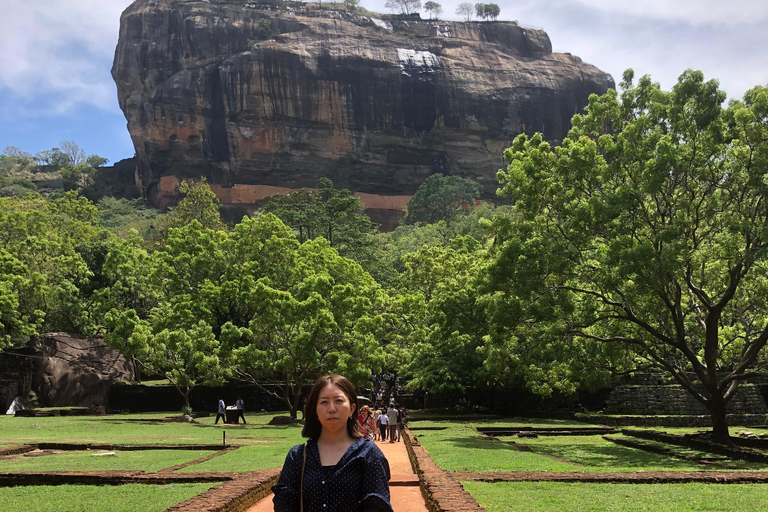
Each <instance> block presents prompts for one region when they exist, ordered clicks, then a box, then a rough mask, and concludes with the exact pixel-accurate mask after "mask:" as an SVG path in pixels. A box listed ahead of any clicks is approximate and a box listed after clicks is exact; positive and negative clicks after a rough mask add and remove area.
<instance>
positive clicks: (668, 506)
mask: <svg viewBox="0 0 768 512" xmlns="http://www.w3.org/2000/svg"><path fill="white" fill-rule="evenodd" d="M462 485H463V486H464V488H465V489H466V490H467V491H469V493H470V494H472V496H473V497H474V498H475V499H476V500H477V502H478V503H480V505H482V506H483V507H485V509H486V510H488V512H549V511H557V512H575V511H578V512H592V511H594V512H629V511H654V512H704V511H706V512H715V511H724V512H725V511H727V512H732V511H734V510H765V504H766V503H768V486H765V485H756V484H752V485H750V484H728V485H719V484H699V483H687V484H595V483H589V484H579V483H550V482H515V483H512V482H503V483H485V482H462Z"/></svg>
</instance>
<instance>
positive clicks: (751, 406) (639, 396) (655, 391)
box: [603, 384, 768, 416]
mask: <svg viewBox="0 0 768 512" xmlns="http://www.w3.org/2000/svg"><path fill="white" fill-rule="evenodd" d="M727 411H728V413H731V414H733V413H740V414H760V415H763V416H764V415H765V414H766V413H768V407H766V404H765V400H764V399H763V396H762V394H761V393H760V389H759V388H758V387H757V386H755V385H748V384H747V385H745V384H742V385H741V386H739V389H738V390H737V391H736V394H735V395H734V397H733V398H732V399H731V401H730V402H729V403H728V408H727ZM603 413H604V414H635V415H707V414H708V412H707V410H706V409H705V408H704V406H703V405H701V404H700V403H699V402H698V401H697V400H696V399H694V398H693V396H691V394H690V393H688V392H687V391H686V390H685V389H683V388H682V387H681V386H676V385H666V386H654V385H649V386H619V387H616V388H614V389H613V390H612V391H611V393H610V395H609V396H608V398H607V400H606V401H605V404H604V406H603Z"/></svg>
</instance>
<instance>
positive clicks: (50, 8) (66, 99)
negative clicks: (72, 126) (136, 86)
mask: <svg viewBox="0 0 768 512" xmlns="http://www.w3.org/2000/svg"><path fill="white" fill-rule="evenodd" d="M0 2H2V4H4V5H3V6H2V12H3V21H2V22H0V69H2V73H1V74H0V91H3V92H4V95H7V96H8V97H10V98H13V99H14V100H15V101H16V102H17V103H16V104H14V105H12V106H7V107H6V109H8V108H12V109H13V110H20V109H25V110H26V111H28V112H29V113H34V112H35V111H37V112H38V113H40V112H48V113H49V114H54V115H58V114H64V113H66V112H69V111H71V110H72V109H74V108H77V107H78V106H80V105H83V104H86V105H93V106H96V107H98V108H103V109H112V108H114V107H115V103H116V100H115V86H114V83H113V82H112V79H111V77H110V75H109V69H110V65H111V60H112V56H113V55H114V51H115V45H116V43H117V36H118V30H119V25H120V13H121V12H122V11H123V10H124V9H125V7H127V6H128V5H129V4H130V3H131V1H130V0H108V1H99V0H78V1H77V2H71V1H68V0H39V1H19V0H0ZM6 101H7V100H6ZM27 102H28V103H27ZM24 103H27V104H26V105H25V104H24Z"/></svg>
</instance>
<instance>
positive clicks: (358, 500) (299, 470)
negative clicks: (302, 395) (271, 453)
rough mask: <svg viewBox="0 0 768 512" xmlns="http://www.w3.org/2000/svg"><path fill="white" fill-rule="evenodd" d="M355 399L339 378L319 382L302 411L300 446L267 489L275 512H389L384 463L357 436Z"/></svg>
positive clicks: (376, 449)
mask: <svg viewBox="0 0 768 512" xmlns="http://www.w3.org/2000/svg"><path fill="white" fill-rule="evenodd" d="M356 409H357V393H355V388H354V386H352V383H351V382H349V380H347V379H346V378H345V377H342V376H341V375H325V376H323V377H320V378H319V379H318V380H317V382H315V385H314V386H313V387H312V390H311V391H310V393H309V397H308V398H307V403H306V406H305V407H304V418H305V419H306V420H305V423H304V428H303V429H302V431H301V435H302V436H304V437H308V438H309V440H308V441H307V442H306V443H305V444H301V445H296V446H294V447H293V448H291V450H290V451H289V452H288V456H287V457H286V458H285V464H284V465H283V469H282V471H281V473H280V479H279V480H278V482H277V484H276V485H275V486H274V487H272V491H273V492H274V493H275V497H274V499H273V502H274V504H275V508H274V510H275V512H294V511H300V510H303V511H305V512H320V511H322V512H350V511H365V512H368V511H374V512H378V511H382V512H384V511H386V512H392V506H391V505H390V503H389V477H390V473H389V463H388V462H387V459H386V458H385V457H384V454H383V453H381V450H380V449H379V447H378V446H376V444H375V443H372V442H370V441H368V440H367V439H364V438H362V437H361V435H360V423H359V421H358V420H357V415H356V414H355V411H356Z"/></svg>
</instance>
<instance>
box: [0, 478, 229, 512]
mask: <svg viewBox="0 0 768 512" xmlns="http://www.w3.org/2000/svg"><path fill="white" fill-rule="evenodd" d="M215 485H217V484H210V483H206V484H171V485H146V484H144V485H143V484H126V485H98V486H97V485H40V486H21V487H0V503H2V509H3V511H7V512H52V511H55V512H90V511H101V510H109V511H110V512H161V511H162V510H165V509H167V508H168V507H172V506H173V505H176V504H177V503H181V502H182V501H186V500H188V499H189V498H192V497H194V496H197V495H198V494H201V493H203V492H205V491H207V490H208V489H210V488H211V487H213V486H215Z"/></svg>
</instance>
